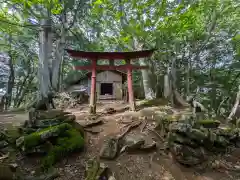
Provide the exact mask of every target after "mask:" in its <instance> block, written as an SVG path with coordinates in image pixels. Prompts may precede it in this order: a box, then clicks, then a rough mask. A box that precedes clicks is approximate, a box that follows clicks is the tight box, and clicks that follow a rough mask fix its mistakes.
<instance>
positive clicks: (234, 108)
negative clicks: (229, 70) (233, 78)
mask: <svg viewBox="0 0 240 180" xmlns="http://www.w3.org/2000/svg"><path fill="white" fill-rule="evenodd" d="M239 102H240V85H239V86H238V93H237V97H236V100H235V104H234V106H233V108H232V111H231V113H230V114H229V116H228V120H231V119H232V118H233V117H234V115H235V114H236V111H237V109H238V108H239Z"/></svg>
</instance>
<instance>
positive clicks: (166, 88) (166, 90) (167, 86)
mask: <svg viewBox="0 0 240 180" xmlns="http://www.w3.org/2000/svg"><path fill="white" fill-rule="evenodd" d="M169 77H170V69H169V68H168V70H167V73H166V74H165V75H164V91H163V93H164V98H165V99H168V98H169V96H170V94H171V89H170V80H169Z"/></svg>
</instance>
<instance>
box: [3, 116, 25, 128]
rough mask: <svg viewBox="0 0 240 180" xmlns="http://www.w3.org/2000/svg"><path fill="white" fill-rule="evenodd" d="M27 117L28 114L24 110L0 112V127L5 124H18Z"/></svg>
mask: <svg viewBox="0 0 240 180" xmlns="http://www.w3.org/2000/svg"><path fill="white" fill-rule="evenodd" d="M27 119H28V114H27V113H25V112H14V113H2V114H0V129H2V128H4V127H5V126H9V125H13V126H19V125H20V124H22V123H24V121H25V120H27Z"/></svg>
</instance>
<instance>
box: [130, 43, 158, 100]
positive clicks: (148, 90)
mask: <svg viewBox="0 0 240 180" xmlns="http://www.w3.org/2000/svg"><path fill="white" fill-rule="evenodd" d="M133 46H134V49H135V50H139V51H140V50H142V49H143V43H140V42H138V40H137V39H136V38H134V43H133ZM139 64H140V65H141V66H147V65H148V63H147V62H146V60H145V59H144V58H140V59H139ZM141 72H142V80H143V88H144V95H145V99H148V100H151V99H154V98H155V97H156V96H155V93H154V91H153V89H152V87H151V82H150V78H149V70H148V69H143V70H141Z"/></svg>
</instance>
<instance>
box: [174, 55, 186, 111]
mask: <svg viewBox="0 0 240 180" xmlns="http://www.w3.org/2000/svg"><path fill="white" fill-rule="evenodd" d="M175 66H176V59H175V58H174V59H173V60H172V65H171V81H170V82H171V89H172V94H171V95H172V98H171V99H172V104H173V105H179V106H188V104H187V102H185V101H184V99H183V98H182V96H181V94H180V93H179V92H178V91H177V85H176V81H177V76H176V67H175Z"/></svg>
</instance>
